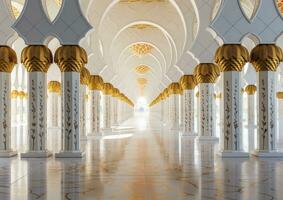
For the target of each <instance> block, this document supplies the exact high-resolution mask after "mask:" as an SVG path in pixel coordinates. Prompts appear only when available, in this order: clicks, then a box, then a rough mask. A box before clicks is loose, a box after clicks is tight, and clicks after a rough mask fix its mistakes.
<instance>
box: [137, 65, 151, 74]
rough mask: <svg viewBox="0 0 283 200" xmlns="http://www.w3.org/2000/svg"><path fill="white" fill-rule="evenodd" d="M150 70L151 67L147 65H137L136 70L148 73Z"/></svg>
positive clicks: (140, 72)
mask: <svg viewBox="0 0 283 200" xmlns="http://www.w3.org/2000/svg"><path fill="white" fill-rule="evenodd" d="M149 71H150V68H149V67H148V66H146V65H139V66H137V67H136V72H137V73H139V74H146V73H147V72H149Z"/></svg>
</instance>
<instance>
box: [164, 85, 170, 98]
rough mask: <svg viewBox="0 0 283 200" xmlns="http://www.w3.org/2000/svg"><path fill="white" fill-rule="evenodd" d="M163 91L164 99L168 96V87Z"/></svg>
mask: <svg viewBox="0 0 283 200" xmlns="http://www.w3.org/2000/svg"><path fill="white" fill-rule="evenodd" d="M163 93H164V97H165V98H164V99H166V98H167V97H169V95H170V94H169V89H168V87H167V88H165V89H164V91H163Z"/></svg>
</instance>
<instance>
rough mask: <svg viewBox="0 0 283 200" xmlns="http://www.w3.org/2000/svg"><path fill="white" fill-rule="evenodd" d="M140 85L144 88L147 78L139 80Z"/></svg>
mask: <svg viewBox="0 0 283 200" xmlns="http://www.w3.org/2000/svg"><path fill="white" fill-rule="evenodd" d="M137 81H138V84H139V85H141V86H144V85H146V84H147V79H146V78H138V80H137Z"/></svg>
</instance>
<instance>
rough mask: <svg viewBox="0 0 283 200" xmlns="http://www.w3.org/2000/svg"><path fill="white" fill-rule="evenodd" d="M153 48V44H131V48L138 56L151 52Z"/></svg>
mask: <svg viewBox="0 0 283 200" xmlns="http://www.w3.org/2000/svg"><path fill="white" fill-rule="evenodd" d="M152 49H153V46H151V45H150V44H146V43H137V44H134V45H132V46H131V50H132V51H133V53H134V54H136V55H138V56H142V55H146V54H149V53H150V52H151V51H152Z"/></svg>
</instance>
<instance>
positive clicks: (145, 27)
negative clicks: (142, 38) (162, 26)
mask: <svg viewBox="0 0 283 200" xmlns="http://www.w3.org/2000/svg"><path fill="white" fill-rule="evenodd" d="M130 28H134V29H138V30H144V29H149V28H155V27H154V26H152V25H150V24H135V25H133V26H131V27H130Z"/></svg>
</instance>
